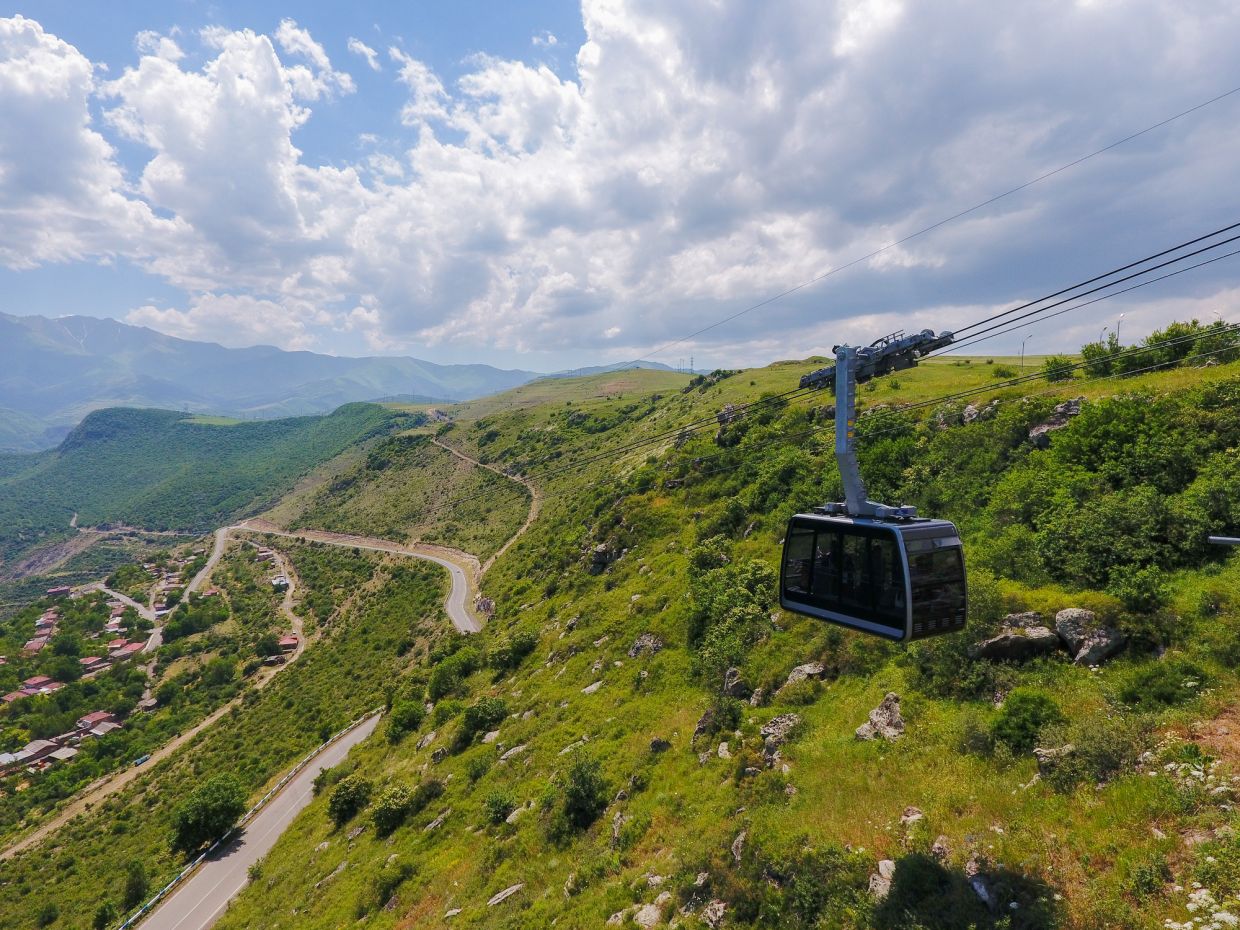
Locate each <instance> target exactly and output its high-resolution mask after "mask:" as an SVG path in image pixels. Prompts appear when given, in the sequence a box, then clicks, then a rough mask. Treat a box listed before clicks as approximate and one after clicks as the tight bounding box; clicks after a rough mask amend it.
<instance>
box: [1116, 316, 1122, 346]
mask: <svg viewBox="0 0 1240 930" xmlns="http://www.w3.org/2000/svg"><path fill="white" fill-rule="evenodd" d="M1123 325H1124V315H1123V314H1122V313H1121V314H1120V315H1119V319H1118V320H1116V321H1115V341H1116V342H1119V328H1120V327H1121V326H1123ZM1120 344H1121V345H1123V343H1120Z"/></svg>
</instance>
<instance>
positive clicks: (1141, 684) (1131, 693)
mask: <svg viewBox="0 0 1240 930" xmlns="http://www.w3.org/2000/svg"><path fill="white" fill-rule="evenodd" d="M1205 683H1206V673H1205V672H1204V671H1202V669H1201V668H1200V667H1199V666H1197V665H1195V664H1193V663H1192V662H1188V661H1185V660H1184V659H1167V660H1166V661H1164V662H1153V663H1151V664H1149V665H1146V666H1144V667H1143V668H1139V669H1136V670H1135V671H1133V672H1132V673H1131V674H1129V675H1128V677H1127V680H1125V682H1124V684H1123V685H1122V686H1121V687H1120V690H1119V699H1120V700H1121V701H1123V702H1124V703H1125V704H1128V705H1129V706H1131V707H1137V708H1140V709H1142V710H1158V709H1160V708H1163V707H1172V706H1174V705H1176V704H1183V703H1184V702H1185V701H1189V700H1192V699H1193V698H1195V697H1196V696H1197V695H1198V694H1199V693H1200V689H1201V687H1202V686H1203V685H1204V684H1205Z"/></svg>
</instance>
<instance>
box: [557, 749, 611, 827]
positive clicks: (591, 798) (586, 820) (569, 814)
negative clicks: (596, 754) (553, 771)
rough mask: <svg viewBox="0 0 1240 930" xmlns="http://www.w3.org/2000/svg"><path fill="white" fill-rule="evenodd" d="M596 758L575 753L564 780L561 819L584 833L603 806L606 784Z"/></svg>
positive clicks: (605, 799)
mask: <svg viewBox="0 0 1240 930" xmlns="http://www.w3.org/2000/svg"><path fill="white" fill-rule="evenodd" d="M601 768H602V767H601V766H600V765H599V761H598V760H597V759H593V758H590V757H589V756H584V755H581V754H579V753H578V754H577V755H576V757H575V758H574V759H573V763H572V765H571V766H569V769H568V774H567V775H566V776H565V778H564V816H565V817H566V818H567V820H568V822H569V823H570V824H572V826H574V827H576V828H577V829H578V830H584V829H585V828H586V827H588V826H590V824H592V823H594V821H595V820H597V819H598V815H599V814H601V813H602V812H603V810H604V809H605V808H606V807H607V782H606V781H604V780H603V775H602V772H601Z"/></svg>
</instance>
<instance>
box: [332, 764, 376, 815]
mask: <svg viewBox="0 0 1240 930" xmlns="http://www.w3.org/2000/svg"><path fill="white" fill-rule="evenodd" d="M371 791H372V786H371V784H370V780H369V779H367V778H363V777H362V776H361V775H350V776H348V777H347V778H342V779H341V780H340V783H339V784H338V785H336V787H335V788H333V789H332V793H331V797H329V798H328V800H327V814H328V816H329V817H331V819H332V822H333V823H335V824H336V826H338V827H339V826H341V825H343V824H345V823H348V822H349V821H350V820H352V819H353V818H354V817H355V816H356V815H357V813H358V812H359V811H360V810H361V809H362V808H363V807H365V806H366V805H367V804H368V803H369V802H370V794H371Z"/></svg>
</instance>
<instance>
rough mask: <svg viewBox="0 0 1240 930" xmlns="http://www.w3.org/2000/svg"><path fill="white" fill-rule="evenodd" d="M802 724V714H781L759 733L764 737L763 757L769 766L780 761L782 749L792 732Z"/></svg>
mask: <svg viewBox="0 0 1240 930" xmlns="http://www.w3.org/2000/svg"><path fill="white" fill-rule="evenodd" d="M800 722H801V715H800V714H780V715H779V716H778V717H774V718H772V719H771V720H770V722H768V723H767V724H765V725H764V726H763V727H762V729H761V730H759V731H758V732H759V733H760V734H761V735H762V755H763V757H764V758H765V759H766V764H767V765H774V764H775V763H776V762H777V761H779V750H780V747H781V746H783V745H784V743H786V742H788V739H789V737H790V736H791V735H792V731H793V730H795V729H796V728H797V724H799V723H800Z"/></svg>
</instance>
